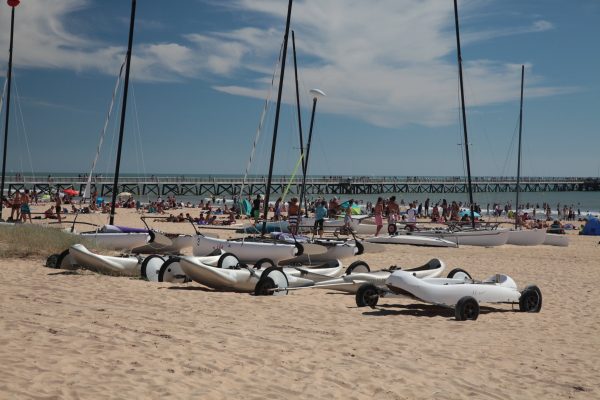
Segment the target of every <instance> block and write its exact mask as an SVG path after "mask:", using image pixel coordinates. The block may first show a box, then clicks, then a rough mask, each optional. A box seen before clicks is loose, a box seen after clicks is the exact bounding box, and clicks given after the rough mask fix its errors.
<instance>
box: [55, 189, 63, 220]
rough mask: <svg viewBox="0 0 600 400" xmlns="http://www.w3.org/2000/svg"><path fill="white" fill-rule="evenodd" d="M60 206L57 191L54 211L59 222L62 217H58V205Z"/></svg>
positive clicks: (59, 210) (60, 202)
mask: <svg viewBox="0 0 600 400" xmlns="http://www.w3.org/2000/svg"><path fill="white" fill-rule="evenodd" d="M61 206H62V201H61V200H60V195H59V194H58V193H56V199H55V203H54V212H56V218H57V219H58V223H59V224H60V223H61V222H62V218H61V217H60V212H61V209H60V207H61Z"/></svg>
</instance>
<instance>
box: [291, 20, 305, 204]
mask: <svg viewBox="0 0 600 400" xmlns="http://www.w3.org/2000/svg"><path fill="white" fill-rule="evenodd" d="M292 49H293V54H294V76H295V79H296V108H297V110H298V133H299V134H300V155H303V154H304V140H303V138H302V136H303V135H302V113H301V112H300V89H299V87H298V62H297V60H296V36H295V35H294V31H292ZM302 173H303V174H306V159H305V158H304V157H302ZM300 204H302V199H300Z"/></svg>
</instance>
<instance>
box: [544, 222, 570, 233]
mask: <svg viewBox="0 0 600 400" xmlns="http://www.w3.org/2000/svg"><path fill="white" fill-rule="evenodd" d="M546 232H548V233H561V234H562V233H565V230H564V228H563V226H562V224H561V223H560V221H559V220H557V219H555V220H554V222H552V225H550V228H548V229H547V230H546Z"/></svg>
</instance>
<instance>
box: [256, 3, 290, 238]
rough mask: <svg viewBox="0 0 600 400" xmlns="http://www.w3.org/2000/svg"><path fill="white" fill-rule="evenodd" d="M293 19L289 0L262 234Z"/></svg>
mask: <svg viewBox="0 0 600 400" xmlns="http://www.w3.org/2000/svg"><path fill="white" fill-rule="evenodd" d="M291 17H292V0H289V3H288V11H287V20H286V22H285V36H284V39H283V56H282V58H281V72H280V74H279V91H278V93H277V108H276V109H275V127H274V128H273V143H272V144H271V162H270V163H269V177H268V179H267V189H266V193H265V207H264V220H263V226H262V234H263V235H264V234H265V233H266V232H267V216H268V215H269V195H270V192H271V181H272V179H273V162H274V161H275V148H276V147H277V128H278V127H279V110H280V109H281V93H282V91H283V74H284V73H285V59H286V55H287V44H288V35H289V33H290V19H291Z"/></svg>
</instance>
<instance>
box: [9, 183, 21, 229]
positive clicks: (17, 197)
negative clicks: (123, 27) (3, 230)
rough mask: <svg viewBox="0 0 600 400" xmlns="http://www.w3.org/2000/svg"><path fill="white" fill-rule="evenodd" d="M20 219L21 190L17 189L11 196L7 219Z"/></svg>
mask: <svg viewBox="0 0 600 400" xmlns="http://www.w3.org/2000/svg"><path fill="white" fill-rule="evenodd" d="M15 213H16V214H17V215H16V216H15ZM20 220H21V192H19V191H18V190H17V191H16V192H15V194H14V196H13V200H12V203H11V210H10V219H9V221H20Z"/></svg>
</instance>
